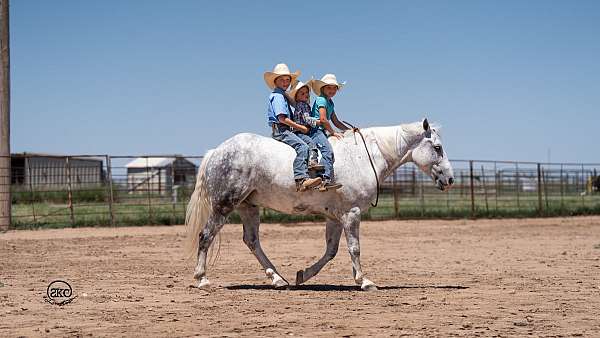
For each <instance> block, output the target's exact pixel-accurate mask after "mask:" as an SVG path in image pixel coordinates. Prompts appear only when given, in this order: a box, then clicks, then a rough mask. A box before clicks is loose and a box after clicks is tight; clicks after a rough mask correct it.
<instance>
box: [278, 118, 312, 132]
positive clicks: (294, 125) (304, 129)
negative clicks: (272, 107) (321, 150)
mask: <svg viewBox="0 0 600 338" xmlns="http://www.w3.org/2000/svg"><path fill="white" fill-rule="evenodd" d="M277 119H278V120H279V123H283V124H285V125H288V126H290V127H292V128H294V129H297V130H300V131H301V132H303V133H305V134H306V133H308V128H307V127H305V126H303V125H301V124H298V123H296V122H294V121H293V120H292V119H290V118H289V117H287V115H286V114H279V115H277Z"/></svg>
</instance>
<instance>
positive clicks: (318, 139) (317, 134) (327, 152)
mask: <svg viewBox="0 0 600 338" xmlns="http://www.w3.org/2000/svg"><path fill="white" fill-rule="evenodd" d="M308 135H309V136H310V138H312V140H313V141H314V142H315V143H316V144H317V148H319V150H320V151H321V156H322V157H323V158H322V161H321V163H322V164H323V166H324V167H325V173H324V174H323V177H324V178H325V179H328V178H330V179H332V180H333V162H334V158H333V149H332V148H331V144H330V143H329V140H328V139H327V136H325V132H324V131H323V130H321V129H316V128H313V129H311V131H310V133H309V134H308Z"/></svg>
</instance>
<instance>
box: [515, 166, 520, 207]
mask: <svg viewBox="0 0 600 338" xmlns="http://www.w3.org/2000/svg"><path fill="white" fill-rule="evenodd" d="M515 170H516V172H515V174H516V178H517V182H516V183H517V209H518V210H519V211H521V200H520V198H519V194H520V189H519V162H516V163H515Z"/></svg>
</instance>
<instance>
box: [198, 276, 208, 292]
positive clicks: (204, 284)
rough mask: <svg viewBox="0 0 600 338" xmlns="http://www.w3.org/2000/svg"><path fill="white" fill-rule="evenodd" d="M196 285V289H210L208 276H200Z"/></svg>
mask: <svg viewBox="0 0 600 338" xmlns="http://www.w3.org/2000/svg"><path fill="white" fill-rule="evenodd" d="M196 287H197V288H198V289H202V290H208V289H210V281H209V280H208V278H206V277H202V279H201V280H200V282H198V285H196Z"/></svg>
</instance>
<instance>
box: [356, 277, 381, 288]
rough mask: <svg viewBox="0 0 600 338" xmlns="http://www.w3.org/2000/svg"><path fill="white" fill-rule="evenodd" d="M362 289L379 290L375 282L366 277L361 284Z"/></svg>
mask: <svg viewBox="0 0 600 338" xmlns="http://www.w3.org/2000/svg"><path fill="white" fill-rule="evenodd" d="M360 289H361V290H363V291H377V286H376V285H375V283H373V282H371V281H370V280H368V279H366V278H365V279H364V280H363V283H362V285H361V286H360Z"/></svg>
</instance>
